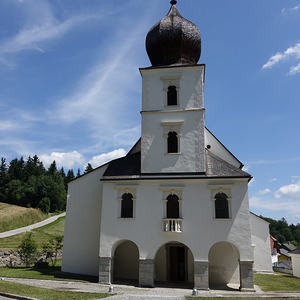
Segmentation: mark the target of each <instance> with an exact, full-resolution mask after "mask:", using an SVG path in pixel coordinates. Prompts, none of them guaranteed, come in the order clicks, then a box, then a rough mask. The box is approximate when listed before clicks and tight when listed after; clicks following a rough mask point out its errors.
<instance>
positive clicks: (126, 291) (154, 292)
mask: <svg viewBox="0 0 300 300" xmlns="http://www.w3.org/2000/svg"><path fill="white" fill-rule="evenodd" d="M5 280H7V281H11V282H17V283H22V284H27V285H31V286H36V287H41V288H49V289H55V290H61V291H73V292H89V293H107V292H108V288H109V287H108V286H107V285H103V284H99V283H90V282H79V281H76V282H75V281H58V280H39V279H23V278H5ZM113 287H114V293H116V294H117V295H116V296H114V297H113V298H112V299H114V300H138V299H143V300H152V299H153V300H155V299H157V300H159V299H166V300H183V299H184V296H191V294H192V290H191V289H179V288H178V289H177V288H163V287H156V288H140V287H134V286H130V285H113ZM237 288H238V286H232V288H231V289H229V290H209V291H200V290H199V291H198V293H199V294H198V296H199V297H298V298H300V292H298V293H265V292H263V291H261V289H260V288H259V287H257V286H255V289H256V292H243V293H242V292H240V291H238V289H237Z"/></svg>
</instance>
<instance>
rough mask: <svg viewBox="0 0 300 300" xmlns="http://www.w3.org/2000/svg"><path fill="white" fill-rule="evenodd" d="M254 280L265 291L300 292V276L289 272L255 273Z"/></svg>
mask: <svg viewBox="0 0 300 300" xmlns="http://www.w3.org/2000/svg"><path fill="white" fill-rule="evenodd" d="M254 282H255V284H257V285H258V286H260V288H261V289H262V290H263V291H264V292H300V278H296V277H293V276H292V275H289V274H282V273H276V275H269V274H254Z"/></svg>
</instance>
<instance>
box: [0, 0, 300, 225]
mask: <svg viewBox="0 0 300 300" xmlns="http://www.w3.org/2000/svg"><path fill="white" fill-rule="evenodd" d="M169 6H170V4H169V1H168V0H151V1H142V0H125V1H124V0H106V1H104V0H102V1H96V0H84V1H83V0H51V1H50V0H48V1H47V0H1V2H0V156H4V157H6V158H7V159H8V160H11V159H13V158H15V157H20V156H21V155H22V156H24V157H27V156H28V155H34V154H37V155H39V156H40V157H41V159H42V160H43V162H44V164H45V165H46V166H48V165H49V163H51V162H52V161H53V160H54V159H55V160H56V161H57V163H58V165H59V166H62V165H63V166H64V167H65V168H66V169H67V168H74V169H77V168H78V167H80V168H83V167H84V166H85V165H86V164H87V162H91V163H92V165H93V166H94V167H96V166H98V165H100V164H102V163H103V162H105V161H107V160H110V159H113V158H116V157H118V156H121V155H124V154H125V153H126V151H128V150H129V149H130V147H131V146H132V145H133V144H134V143H135V141H136V140H137V139H138V138H139V136H140V113H139V112H140V106H141V78H140V75H139V72H138V68H139V67H146V66H149V65H150V62H149V60H148V57H147V54H146V51H145V46H144V42H145V36H146V34H147V32H148V30H149V29H150V27H151V26H152V25H154V24H155V23H156V22H157V21H158V20H159V19H161V18H162V17H163V16H164V15H165V14H166V13H167V11H168V9H169ZM177 7H178V9H179V11H180V12H181V14H182V15H183V16H184V17H186V18H187V19H189V20H191V21H193V22H194V23H195V24H196V25H197V26H198V27H199V29H200V31H201V35H202V56H201V58H200V61H199V63H204V64H206V79H205V80H206V81H205V106H206V126H207V127H208V128H209V129H210V130H211V131H212V132H213V133H214V134H215V135H216V136H217V137H218V138H219V139H220V140H221V141H222V142H223V143H224V144H225V145H226V146H227V147H228V148H229V149H230V150H231V151H232V152H233V153H234V154H235V155H236V156H237V157H238V158H239V159H240V160H241V161H243V162H244V164H245V168H246V170H247V171H248V172H249V173H251V174H252V175H253V176H254V180H252V182H251V184H250V188H249V194H250V206H251V210H252V211H253V212H255V213H257V214H263V215H266V216H270V217H273V218H281V217H286V219H287V220H288V221H289V222H294V223H298V222H300V151H299V149H300V139H299V128H300V118H299V111H300V97H299V94H300V31H299V28H300V1H299V0H297V1H296V0H286V1H281V0H263V1H261V0H251V1H250V0H243V1H241V0H226V1H220V0H202V1H200V0H188V1H187V0H179V1H178V4H177Z"/></svg>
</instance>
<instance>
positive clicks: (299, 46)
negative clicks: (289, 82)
mask: <svg viewBox="0 0 300 300" xmlns="http://www.w3.org/2000/svg"><path fill="white" fill-rule="evenodd" d="M291 58H294V59H296V60H298V59H300V43H296V44H295V45H294V46H292V47H289V48H287V49H286V50H285V51H283V52H277V53H276V54H275V55H273V56H271V57H270V58H269V60H268V61H267V62H266V63H265V64H264V65H263V66H262V69H271V68H272V67H274V66H275V65H277V64H279V63H280V62H282V61H286V60H288V59H291ZM299 72H300V64H298V65H294V66H292V67H290V70H289V75H295V74H297V73H299Z"/></svg>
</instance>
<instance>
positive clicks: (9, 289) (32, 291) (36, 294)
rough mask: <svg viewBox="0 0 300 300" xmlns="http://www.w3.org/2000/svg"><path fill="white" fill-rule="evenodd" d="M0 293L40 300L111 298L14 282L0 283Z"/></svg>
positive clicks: (3, 281)
mask: <svg viewBox="0 0 300 300" xmlns="http://www.w3.org/2000/svg"><path fill="white" fill-rule="evenodd" d="M0 291H1V292H5V293H11V294H15V295H21V296H27V297H33V298H38V299H41V300H61V299H68V300H85V299H100V298H106V297H109V296H111V295H109V294H92V293H78V292H65V291H55V290H50V289H42V288H38V287H32V286H29V285H24V284H19V283H14V282H8V281H5V280H1V281H0Z"/></svg>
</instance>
